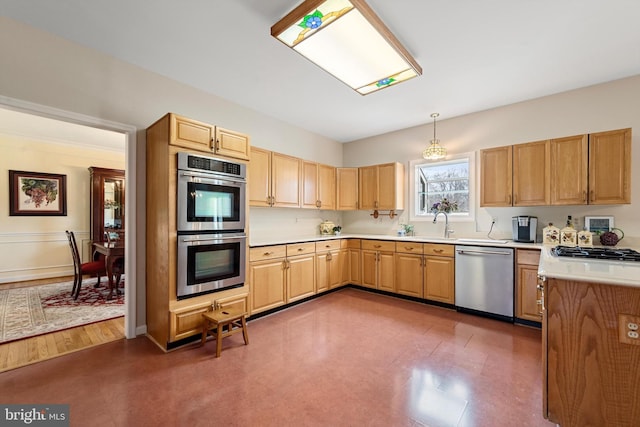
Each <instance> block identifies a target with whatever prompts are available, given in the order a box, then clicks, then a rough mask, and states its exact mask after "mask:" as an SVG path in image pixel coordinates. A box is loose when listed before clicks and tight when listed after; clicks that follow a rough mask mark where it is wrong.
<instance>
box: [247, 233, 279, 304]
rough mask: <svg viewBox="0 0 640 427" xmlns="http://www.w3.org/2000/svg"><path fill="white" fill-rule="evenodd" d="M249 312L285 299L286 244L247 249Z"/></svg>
mask: <svg viewBox="0 0 640 427" xmlns="http://www.w3.org/2000/svg"><path fill="white" fill-rule="evenodd" d="M249 260H250V262H249V283H250V286H251V314H256V313H260V312H262V311H266V310H270V309H272V308H276V307H278V306H281V305H284V304H285V303H286V301H287V292H286V278H287V268H286V267H287V261H286V246H285V245H277V246H263V247H258V248H251V249H250V250H249Z"/></svg>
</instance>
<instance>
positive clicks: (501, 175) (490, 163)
mask: <svg viewBox="0 0 640 427" xmlns="http://www.w3.org/2000/svg"><path fill="white" fill-rule="evenodd" d="M512 152H513V150H512V148H511V146H510V145H508V146H505V147H497V148H489V149H485V150H480V206H481V207H497V206H511V204H512V198H511V191H512V184H513V176H512V174H513V168H512V161H513V156H512Z"/></svg>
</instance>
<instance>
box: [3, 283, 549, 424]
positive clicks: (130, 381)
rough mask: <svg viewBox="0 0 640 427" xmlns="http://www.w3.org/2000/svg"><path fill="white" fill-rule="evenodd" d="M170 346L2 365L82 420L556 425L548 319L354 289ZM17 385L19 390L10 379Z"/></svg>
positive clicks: (110, 348)
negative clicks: (528, 319) (512, 317)
mask: <svg viewBox="0 0 640 427" xmlns="http://www.w3.org/2000/svg"><path fill="white" fill-rule="evenodd" d="M248 329H249V339H250V344H249V345H248V346H245V345H243V341H242V335H241V334H239V335H234V336H233V337H229V338H226V339H225V340H224V344H223V351H222V356H221V357H220V358H219V359H216V358H214V355H215V343H214V342H212V341H209V342H208V343H207V344H206V345H205V346H204V347H197V345H193V346H188V347H184V348H181V349H178V350H176V351H174V352H171V353H169V354H164V353H162V352H161V351H160V350H159V349H158V348H157V347H156V346H155V345H154V344H153V343H151V341H149V340H148V339H146V338H144V337H139V338H137V339H134V340H122V341H117V342H113V343H109V344H105V345H102V346H99V347H95V348H91V349H88V350H85V351H80V352H78V353H74V354H71V355H68V356H64V357H61V358H57V359H53V360H49V361H46V362H42V363H38V364H35V365H32V366H27V367H24V368H19V369H16V370H13V371H9V372H5V373H2V374H0V402H2V403H69V404H70V408H71V417H70V418H71V425H72V426H89V425H90V426H165V425H166V426H169V425H171V426H465V427H466V426H478V427H479V426H516V425H517V426H519V427H525V426H552V425H553V424H551V423H548V422H546V421H545V420H544V419H543V417H542V395H541V393H542V392H541V385H542V380H541V344H540V339H541V338H540V331H539V330H536V329H531V328H527V327H522V326H514V325H511V324H508V323H504V322H499V321H495V320H489V319H484V318H480V317H476V316H471V315H467V314H460V313H456V312H454V311H451V310H446V309H442V308H438V307H433V306H429V305H424V304H418V303H413V302H409V301H404V300H400V299H396V298H392V297H386V296H381V295H376V294H372V293H369V292H365V291H360V290H355V289H344V290H341V291H338V292H334V293H331V294H329V295H326V296H323V297H320V298H317V299H315V300H313V301H310V302H308V303H305V304H301V305H298V306H295V307H293V308H291V309H289V310H285V311H282V312H279V313H276V314H274V315H271V316H267V317H263V318H260V319H256V320H254V321H251V322H249V325H248ZM9 390H10V391H9Z"/></svg>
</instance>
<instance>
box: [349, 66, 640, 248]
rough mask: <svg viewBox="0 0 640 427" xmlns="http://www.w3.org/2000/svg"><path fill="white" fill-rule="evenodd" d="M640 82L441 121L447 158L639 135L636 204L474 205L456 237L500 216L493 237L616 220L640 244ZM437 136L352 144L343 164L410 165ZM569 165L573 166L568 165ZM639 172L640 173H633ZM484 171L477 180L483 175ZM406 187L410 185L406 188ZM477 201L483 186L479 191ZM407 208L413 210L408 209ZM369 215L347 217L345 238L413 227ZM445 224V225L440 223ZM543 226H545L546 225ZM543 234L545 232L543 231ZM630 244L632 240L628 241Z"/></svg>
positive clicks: (430, 231) (420, 133)
mask: <svg viewBox="0 0 640 427" xmlns="http://www.w3.org/2000/svg"><path fill="white" fill-rule="evenodd" d="M638 112H640V76H636V77H631V78H627V79H623V80H617V81H614V82H610V83H606V84H601V85H597V86H592V87H588V88H584V89H579V90H574V91H570V92H565V93H561V94H557V95H552V96H547V97H544V98H539V99H535V100H532V101H526V102H521V103H518V104H513V105H508V106H505V107H500V108H496V109H492V110H488V111H482V112H479V113H474V114H469V115H466V116H461V117H456V118H452V119H449V120H439V121H438V122H437V136H438V139H440V141H441V144H442V145H444V146H445V147H446V148H447V150H448V153H449V154H452V155H453V154H459V153H466V152H474V153H475V157H476V158H477V155H478V150H479V149H482V148H489V147H498V146H503V145H510V144H519V143H523V142H531V141H537V140H543V139H547V138H555V137H563V136H570V135H577V134H583V133H591V132H599V131H606V130H613V129H621V128H628V127H630V128H633V142H632V159H631V162H632V179H631V183H632V185H631V200H632V202H633V203H632V204H630V205H617V206H566V207H537V208H486V209H485V208H482V209H480V208H479V202H478V199H479V198H478V197H476V198H475V205H476V212H477V221H476V222H473V223H456V224H453V228H454V229H455V230H456V235H457V236H463V235H464V236H469V237H470V236H472V235H474V236H484V235H486V233H487V231H488V229H489V226H490V224H491V218H492V217H497V218H498V222H497V224H496V226H497V232H496V233H495V234H493V233H492V236H495V237H509V236H510V234H511V232H510V227H511V217H512V216H515V215H519V214H523V215H534V216H537V217H538V218H539V222H540V224H546V223H547V222H553V223H555V224H560V225H563V224H564V223H565V221H566V217H567V215H572V216H573V217H579V218H580V220H581V221H583V218H584V216H585V215H612V216H614V217H615V225H616V227H619V228H621V229H622V230H624V232H625V233H626V235H627V236H629V237H630V238H632V237H635V238H640V221H638V214H639V213H640V169H639V168H638V167H637V165H640V115H639V114H638ZM432 137H433V125H432V124H428V125H424V126H417V127H413V128H409V129H404V130H400V131H397V132H392V133H388V134H385V135H379V136H375V137H372V138H366V139H363V140H358V141H354V142H351V143H348V144H345V146H344V153H343V156H344V165H345V166H362V165H368V164H376V163H385V162H391V161H398V162H402V163H405V164H406V165H407V168H408V162H409V161H411V160H417V159H419V158H420V157H421V153H422V150H423V149H424V148H425V147H426V146H427V145H428V143H429V140H430V139H431V138H432ZM568 160H570V159H568ZM634 166H635V167H634ZM479 169H480V168H479V164H477V167H476V175H478V176H479ZM407 187H408V186H407ZM475 188H476V194H477V190H478V187H477V185H476V187H475ZM407 209H408V205H407ZM368 214H369V212H355V213H347V214H345V215H344V218H343V222H344V226H345V230H344V231H346V232H378V233H385V234H388V233H395V232H396V229H397V226H398V222H403V221H404V222H406V221H407V212H406V211H405V212H403V213H402V215H401V216H400V218H399V219H395V220H390V219H389V218H381V219H378V220H374V219H373V218H372V217H370V216H369V215H368ZM438 221H439V222H440V219H439V220H438ZM414 224H415V226H416V232H417V233H418V234H421V235H441V233H442V228H443V226H442V225H441V224H438V225H433V224H431V222H430V221H428V222H415V223H414ZM542 226H543V225H542ZM542 226H540V230H539V233H540V232H541V228H542ZM630 240H631V239H629V240H628V241H630Z"/></svg>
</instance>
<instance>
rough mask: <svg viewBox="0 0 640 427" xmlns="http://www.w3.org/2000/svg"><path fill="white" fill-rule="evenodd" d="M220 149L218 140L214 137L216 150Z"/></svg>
mask: <svg viewBox="0 0 640 427" xmlns="http://www.w3.org/2000/svg"><path fill="white" fill-rule="evenodd" d="M218 150H220V140H219V139H216V151H218Z"/></svg>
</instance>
